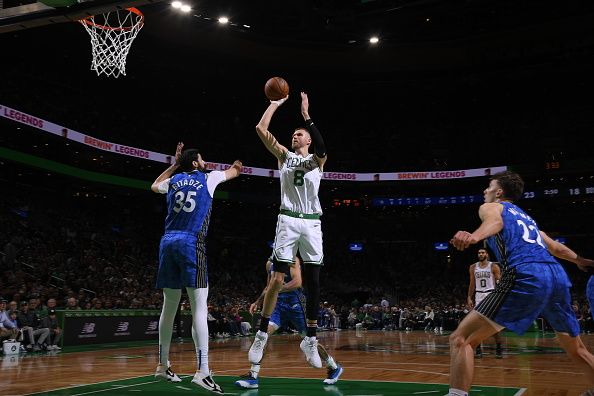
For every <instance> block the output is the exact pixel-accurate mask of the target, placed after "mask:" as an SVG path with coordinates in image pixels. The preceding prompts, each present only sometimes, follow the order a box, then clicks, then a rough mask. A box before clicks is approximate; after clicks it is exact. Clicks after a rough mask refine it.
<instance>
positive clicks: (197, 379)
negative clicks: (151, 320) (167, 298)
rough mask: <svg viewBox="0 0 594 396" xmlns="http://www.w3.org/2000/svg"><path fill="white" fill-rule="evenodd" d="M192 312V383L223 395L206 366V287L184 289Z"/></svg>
mask: <svg viewBox="0 0 594 396" xmlns="http://www.w3.org/2000/svg"><path fill="white" fill-rule="evenodd" d="M186 290H187V291H188V298H189V300H190V307H191V310H192V338H193V339H194V347H195V351H196V374H194V378H192V383H193V384H196V385H198V386H200V387H202V388H204V389H206V390H208V391H211V392H213V393H217V394H221V395H222V394H223V390H222V389H221V387H220V386H219V385H218V384H217V383H216V382H214V380H213V378H212V375H211V372H210V367H209V365H208V321H207V314H208V302H207V300H208V285H207V286H206V287H200V288H193V287H186Z"/></svg>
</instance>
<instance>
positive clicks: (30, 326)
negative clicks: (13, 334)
mask: <svg viewBox="0 0 594 396" xmlns="http://www.w3.org/2000/svg"><path fill="white" fill-rule="evenodd" d="M17 324H18V326H19V328H20V329H21V330H22V331H23V333H24V334H26V335H27V336H28V337H27V340H26V342H28V344H27V346H26V349H27V350H28V351H31V350H33V351H34V352H38V351H41V349H42V346H43V343H44V342H45V339H46V338H47V336H48V335H49V329H48V328H45V327H39V317H38V316H37V314H35V313H34V312H29V304H28V303H27V301H22V302H21V310H20V311H19V313H18V315H17ZM36 336H38V338H37V342H36V341H35V337H36Z"/></svg>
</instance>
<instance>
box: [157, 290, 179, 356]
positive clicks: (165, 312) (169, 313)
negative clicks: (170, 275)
mask: <svg viewBox="0 0 594 396" xmlns="http://www.w3.org/2000/svg"><path fill="white" fill-rule="evenodd" d="M180 299H181V290H180V289H163V309H162V310H161V317H160V318H159V364H163V365H165V366H167V365H168V361H169V347H170V346H171V335H172V334H173V320H174V319H175V313H176V312H177V307H178V305H179V300H180Z"/></svg>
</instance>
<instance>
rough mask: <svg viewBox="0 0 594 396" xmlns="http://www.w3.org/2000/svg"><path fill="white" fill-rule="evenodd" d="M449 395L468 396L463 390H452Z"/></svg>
mask: <svg viewBox="0 0 594 396" xmlns="http://www.w3.org/2000/svg"><path fill="white" fill-rule="evenodd" d="M448 395H449V396H468V393H467V392H464V391H463V390H460V389H454V388H450V391H449V393H448Z"/></svg>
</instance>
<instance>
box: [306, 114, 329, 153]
mask: <svg viewBox="0 0 594 396" xmlns="http://www.w3.org/2000/svg"><path fill="white" fill-rule="evenodd" d="M305 126H306V127H307V131H308V132H309V135H310V136H311V141H312V142H313V145H314V152H315V153H316V155H317V156H318V157H320V158H324V157H325V156H326V145H325V144H324V138H322V134H321V133H320V131H319V130H318V127H316V126H315V125H314V123H313V121H312V120H311V119H309V120H307V121H305Z"/></svg>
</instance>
